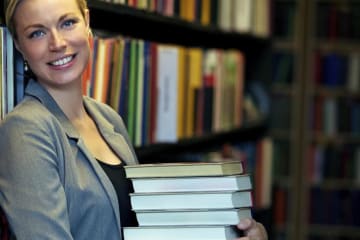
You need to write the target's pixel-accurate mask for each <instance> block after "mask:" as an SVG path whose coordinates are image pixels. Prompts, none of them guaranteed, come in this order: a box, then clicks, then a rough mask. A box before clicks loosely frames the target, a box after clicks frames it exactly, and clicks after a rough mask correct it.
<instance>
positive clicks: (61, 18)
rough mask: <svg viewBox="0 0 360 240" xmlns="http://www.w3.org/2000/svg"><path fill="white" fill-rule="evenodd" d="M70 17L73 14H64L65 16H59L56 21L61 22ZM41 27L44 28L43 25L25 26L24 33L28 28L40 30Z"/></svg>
mask: <svg viewBox="0 0 360 240" xmlns="http://www.w3.org/2000/svg"><path fill="white" fill-rule="evenodd" d="M70 15H74V14H73V13H65V14H63V15H61V16H60V18H59V20H58V22H61V21H63V20H64V19H66V18H67V17H68V16H70ZM42 27H44V25H43V24H40V23H35V24H31V25H28V26H26V27H25V28H24V31H26V30H27V29H29V28H42Z"/></svg>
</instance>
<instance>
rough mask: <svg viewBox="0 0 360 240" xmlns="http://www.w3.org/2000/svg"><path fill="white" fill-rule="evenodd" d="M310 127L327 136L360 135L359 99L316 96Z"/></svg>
mask: <svg viewBox="0 0 360 240" xmlns="http://www.w3.org/2000/svg"><path fill="white" fill-rule="evenodd" d="M311 107H312V108H311V112H310V117H311V118H310V119H309V120H310V121H311V122H310V127H311V129H312V130H314V131H318V132H319V133H322V134H323V135H325V136H336V135H339V134H347V135H348V137H357V136H360V127H359V124H358V123H359V120H360V102H359V100H358V99H356V98H355V99H348V98H345V97H344V98H337V97H332V96H330V97H326V96H316V97H314V100H313V102H312V105H311Z"/></svg>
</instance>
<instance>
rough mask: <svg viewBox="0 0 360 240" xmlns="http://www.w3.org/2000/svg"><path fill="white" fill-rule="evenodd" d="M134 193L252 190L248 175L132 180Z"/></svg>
mask: <svg viewBox="0 0 360 240" xmlns="http://www.w3.org/2000/svg"><path fill="white" fill-rule="evenodd" d="M131 181H132V184H133V188H134V191H135V192H137V193H146V192H186V191H224V190H225V191H239V190H248V189H251V188H252V183H251V177H250V175H248V174H241V175H230V176H209V177H208V176H203V177H157V178H133V179H131Z"/></svg>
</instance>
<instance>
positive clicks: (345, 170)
mask: <svg viewBox="0 0 360 240" xmlns="http://www.w3.org/2000/svg"><path fill="white" fill-rule="evenodd" d="M308 156H309V157H308V166H309V168H308V169H309V171H308V179H309V181H310V182H311V183H313V184H322V183H324V182H326V181H334V180H335V181H336V180H338V181H343V182H347V183H348V184H349V186H352V185H359V184H360V147H359V145H356V144H354V145H351V144H340V143H338V144H331V145H325V144H313V145H311V146H310V150H309V154H308ZM344 180H345V181H344Z"/></svg>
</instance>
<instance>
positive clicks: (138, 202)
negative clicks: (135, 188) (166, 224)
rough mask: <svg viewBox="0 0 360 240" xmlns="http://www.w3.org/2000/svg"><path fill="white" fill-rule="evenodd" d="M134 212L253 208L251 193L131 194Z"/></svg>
mask: <svg viewBox="0 0 360 240" xmlns="http://www.w3.org/2000/svg"><path fill="white" fill-rule="evenodd" d="M130 201H131V206H132V208H133V210H161V209H214V208H241V207H251V206H252V205H253V202H252V194H251V191H250V190H248V191H208V192H177V193H175V192H171V193H130Z"/></svg>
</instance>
